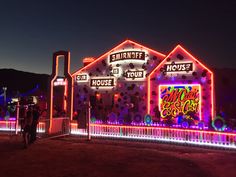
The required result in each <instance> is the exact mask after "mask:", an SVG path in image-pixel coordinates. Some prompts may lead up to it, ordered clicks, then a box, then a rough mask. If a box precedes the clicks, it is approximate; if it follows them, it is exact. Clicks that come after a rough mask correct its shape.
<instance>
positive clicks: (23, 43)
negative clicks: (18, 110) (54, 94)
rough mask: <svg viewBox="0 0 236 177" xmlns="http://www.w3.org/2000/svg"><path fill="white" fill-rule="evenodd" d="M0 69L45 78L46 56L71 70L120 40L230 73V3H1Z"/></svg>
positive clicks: (234, 24)
mask: <svg viewBox="0 0 236 177" xmlns="http://www.w3.org/2000/svg"><path fill="white" fill-rule="evenodd" d="M0 24H1V25H0V61H1V62H0V63H1V65H0V68H13V69H17V70H22V71H29V72H35V73H46V74H49V73H51V66H52V53H53V52H55V51H57V50H69V51H70V52H71V71H72V72H74V71H75V70H77V69H79V67H81V66H82V58H83V57H86V56H95V57H98V56H100V55H102V54H103V53H105V52H107V51H108V50H110V49H111V48H113V47H115V46H116V45H118V44H119V43H121V42H123V41H124V40H125V39H131V40H134V41H136V42H138V43H141V44H143V45H145V46H147V47H150V48H152V49H154V50H157V51H159V52H161V53H164V54H168V52H170V51H171V50H172V49H173V48H174V47H175V46H176V45H177V44H182V46H183V47H185V48H186V49H187V50H189V51H190V53H192V54H193V55H194V56H195V57H197V58H199V59H200V60H201V61H202V62H203V63H206V64H207V65H208V66H209V67H217V68H225V67H227V68H236V58H235V54H236V52H235V51H236V44H235V42H236V34H235V33H236V1H234V0H228V1H227V0H224V1H219V2H218V1H207V0H205V1H201V0H197V1H194V2H192V1H191V0H179V1H173V2H171V1H167V0H161V1H159V0H156V1H148V0H145V1H129V0H119V1H118V0H117V1H114V0H109V1H104V0H97V1H95V0H94V1H90V0H84V1H80V0H31V1H26V0H4V2H2V1H1V5H0Z"/></svg>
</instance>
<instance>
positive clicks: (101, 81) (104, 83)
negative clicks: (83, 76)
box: [90, 77, 115, 87]
mask: <svg viewBox="0 0 236 177" xmlns="http://www.w3.org/2000/svg"><path fill="white" fill-rule="evenodd" d="M90 86H91V87H114V86H115V78H114V77H111V78H91V80H90Z"/></svg>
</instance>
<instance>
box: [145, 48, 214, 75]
mask: <svg viewBox="0 0 236 177" xmlns="http://www.w3.org/2000/svg"><path fill="white" fill-rule="evenodd" d="M178 49H180V50H181V51H183V52H184V53H185V54H187V55H188V56H189V57H191V58H192V59H193V60H195V61H196V62H198V63H199V65H201V66H202V67H203V68H205V69H206V70H207V71H208V72H209V73H211V74H212V71H211V70H210V69H209V68H208V67H206V66H205V65H204V64H202V63H201V62H200V61H199V60H198V59H196V58H195V57H194V56H193V55H191V54H190V53H189V52H188V51H187V50H186V49H184V48H183V47H182V46H181V45H177V46H176V47H175V48H174V49H173V50H172V51H171V52H170V53H169V54H168V55H167V56H166V57H165V59H164V60H162V62H161V63H160V64H159V65H157V67H156V68H154V70H153V71H152V72H151V73H150V75H149V76H151V75H152V74H153V73H155V71H156V70H157V69H159V68H160V66H162V64H163V63H165V62H166V60H167V59H168V58H169V57H170V56H171V55H172V54H173V53H174V52H175V51H176V50H178Z"/></svg>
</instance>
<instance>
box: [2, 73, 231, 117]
mask: <svg viewBox="0 0 236 177" xmlns="http://www.w3.org/2000/svg"><path fill="white" fill-rule="evenodd" d="M213 71H214V73H215V75H214V81H215V98H216V109H217V111H218V110H219V109H220V107H222V108H223V110H224V111H225V112H226V114H227V115H228V116H229V117H236V93H234V91H236V77H235V76H236V69H213ZM48 78H49V75H47V74H35V73H29V72H23V71H17V70H14V69H0V88H1V87H3V86H6V87H7V92H8V94H10V95H12V94H11V93H14V92H16V91H19V92H20V93H25V92H29V91H30V90H33V89H34V88H36V87H37V85H38V87H39V90H41V91H43V92H44V93H45V94H46V92H47V84H48Z"/></svg>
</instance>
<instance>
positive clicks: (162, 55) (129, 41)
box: [72, 39, 166, 77]
mask: <svg viewBox="0 0 236 177" xmlns="http://www.w3.org/2000/svg"><path fill="white" fill-rule="evenodd" d="M126 43H134V44H135V45H137V46H138V47H141V48H144V49H146V50H149V51H152V52H153V53H155V54H157V55H160V56H161V57H165V56H166V55H164V54H162V53H160V52H157V51H155V50H153V49H150V48H148V47H145V46H143V45H141V44H138V43H137V42H134V41H132V40H129V39H127V40H125V41H124V42H122V43H120V44H119V45H118V46H116V47H114V48H113V49H111V50H109V51H108V52H106V53H105V54H103V55H101V56H100V57H98V58H97V59H95V60H94V61H93V62H92V63H90V64H88V65H86V66H85V67H82V68H81V69H79V70H78V71H76V72H74V73H73V74H72V77H74V76H75V75H76V74H78V73H80V72H81V71H84V70H85V69H87V68H88V67H90V66H92V65H93V64H95V63H96V62H98V61H100V60H101V59H102V58H103V57H104V56H106V55H108V54H109V53H111V52H112V51H113V50H116V49H117V48H119V47H120V46H122V45H124V44H126Z"/></svg>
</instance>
